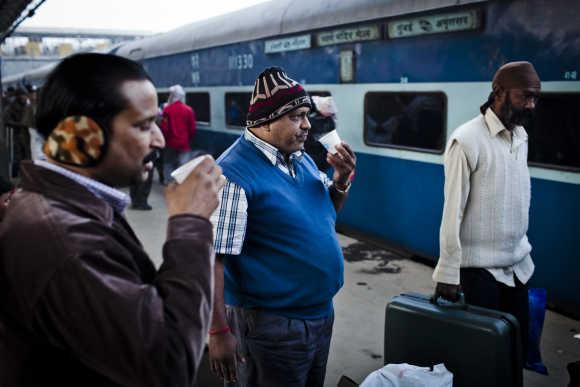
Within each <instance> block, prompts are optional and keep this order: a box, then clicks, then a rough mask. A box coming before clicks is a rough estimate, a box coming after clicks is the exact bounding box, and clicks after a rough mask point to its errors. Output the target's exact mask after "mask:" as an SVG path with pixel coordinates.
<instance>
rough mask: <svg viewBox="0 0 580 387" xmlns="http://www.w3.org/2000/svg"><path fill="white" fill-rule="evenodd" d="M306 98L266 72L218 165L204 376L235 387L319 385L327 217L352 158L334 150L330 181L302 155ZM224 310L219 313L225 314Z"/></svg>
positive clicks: (325, 340) (336, 272)
mask: <svg viewBox="0 0 580 387" xmlns="http://www.w3.org/2000/svg"><path fill="white" fill-rule="evenodd" d="M310 108H311V102H310V97H309V96H308V95H307V93H306V92H305V91H304V89H303V88H302V86H301V85H300V84H299V83H298V82H296V81H294V80H292V79H290V78H289V77H288V76H287V75H286V73H285V72H284V71H283V70H282V69H280V68H276V67H272V68H268V69H266V70H265V71H264V72H262V73H261V74H260V75H259V76H258V78H257V80H256V85H255V87H254V92H253V94H252V99H251V102H250V108H249V112H248V115H247V129H246V130H245V132H244V134H243V135H242V136H241V137H240V138H239V139H238V140H237V141H236V142H235V143H234V144H233V145H232V146H231V147H230V148H229V149H228V150H226V151H225V152H224V153H223V154H222V156H221V157H220V158H219V159H218V164H219V165H220V166H221V167H222V169H223V174H224V175H225V177H226V179H227V183H226V185H225V187H224V189H223V194H222V200H221V205H220V207H219V208H218V209H217V211H216V212H215V213H214V215H213V216H212V223H213V224H214V230H215V249H216V253H217V254H218V256H217V259H216V268H215V303H214V314H213V321H212V327H211V330H210V332H209V334H210V341H209V350H210V362H211V368H212V370H213V371H214V372H215V373H216V374H218V375H219V376H221V377H222V378H223V379H224V380H225V381H226V382H229V383H232V384H231V385H236V386H268V387H271V386H284V387H286V386H296V387H303V386H322V385H323V383H324V375H325V372H326V360H327V358H328V350H329V347H330V338H331V335H332V324H333V321H334V313H333V307H332V298H333V297H334V295H335V294H336V293H337V292H338V290H339V289H340V287H341V286H342V284H343V256H342V251H341V249H340V245H339V243H338V239H337V236H336V232H335V222H336V213H337V212H338V211H339V210H340V209H341V208H342V206H343V204H344V202H345V200H346V198H347V195H348V190H349V188H350V181H349V177H350V176H351V174H352V173H353V171H354V168H355V164H356V157H355V155H354V152H353V151H352V150H351V149H350V147H349V146H348V145H347V144H345V143H341V144H340V145H338V146H337V147H336V148H337V153H335V154H329V155H328V158H327V161H328V163H329V164H330V165H331V166H332V167H333V168H334V175H333V178H332V180H330V179H329V178H328V177H327V176H326V175H324V174H322V173H320V172H319V171H318V169H317V168H316V164H315V163H314V162H313V161H312V159H311V158H310V156H308V155H307V154H306V153H305V152H304V151H303V149H304V142H305V140H306V137H307V135H308V130H309V129H310V123H309V121H308V112H309V111H310ZM226 305H227V306H226Z"/></svg>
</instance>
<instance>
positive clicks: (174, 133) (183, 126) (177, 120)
mask: <svg viewBox="0 0 580 387" xmlns="http://www.w3.org/2000/svg"><path fill="white" fill-rule="evenodd" d="M195 129H196V120H195V111H194V110H193V109H192V108H191V107H189V106H187V105H186V104H185V91H184V90H183V87H181V86H180V85H174V86H171V87H170V88H169V100H168V102H167V106H165V108H164V109H163V118H162V120H161V131H162V132H163V136H164V137H165V142H166V144H167V145H166V147H165V149H164V150H163V158H164V159H163V175H164V178H165V179H168V178H169V176H170V175H171V171H173V170H174V169H176V168H177V167H179V166H180V165H182V164H185V163H186V162H187V161H189V158H190V156H191V145H192V144H193V139H194V137H195ZM163 183H166V181H164V182H163Z"/></svg>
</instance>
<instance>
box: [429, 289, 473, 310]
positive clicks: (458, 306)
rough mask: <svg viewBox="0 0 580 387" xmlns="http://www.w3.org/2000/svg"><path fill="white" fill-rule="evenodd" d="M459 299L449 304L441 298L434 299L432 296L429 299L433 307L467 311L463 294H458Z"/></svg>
mask: <svg viewBox="0 0 580 387" xmlns="http://www.w3.org/2000/svg"><path fill="white" fill-rule="evenodd" d="M458 295H459V299H458V300H457V301H455V302H451V301H447V300H446V299H444V298H442V297H435V295H433V296H432V297H431V300H430V301H431V302H432V303H433V304H434V305H437V306H439V307H441V308H447V309H467V304H466V303H465V294H464V293H463V292H459V293H458Z"/></svg>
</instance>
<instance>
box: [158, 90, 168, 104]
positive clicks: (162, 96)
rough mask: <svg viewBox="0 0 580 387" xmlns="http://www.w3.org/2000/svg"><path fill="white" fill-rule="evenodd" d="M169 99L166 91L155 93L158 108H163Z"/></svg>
mask: <svg viewBox="0 0 580 387" xmlns="http://www.w3.org/2000/svg"><path fill="white" fill-rule="evenodd" d="M168 99H169V92H168V91H167V92H166V91H162V92H159V93H157V103H158V104H159V106H165V103H166V102H167V100H168Z"/></svg>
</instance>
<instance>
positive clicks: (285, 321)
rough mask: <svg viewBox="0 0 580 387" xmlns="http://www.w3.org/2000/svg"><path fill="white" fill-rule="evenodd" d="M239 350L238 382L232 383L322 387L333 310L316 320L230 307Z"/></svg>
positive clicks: (240, 385) (244, 386) (243, 386)
mask: <svg viewBox="0 0 580 387" xmlns="http://www.w3.org/2000/svg"><path fill="white" fill-rule="evenodd" d="M226 312H227V318H228V323H229V324H230V328H231V329H232V331H233V333H234V335H235V336H236V339H237V340H238V346H239V347H238V350H239V352H240V354H241V355H242V356H243V357H245V358H246V362H245V363H238V365H237V373H238V382H237V383H226V384H225V385H226V386H229V387H234V386H235V387H322V386H323V385H324V376H325V374H326V361H327V359H328V351H329V349H330V339H331V336H332V326H333V323H334V313H332V314H331V315H330V316H328V317H325V318H322V319H317V320H301V319H291V318H287V317H284V316H280V315H276V314H273V313H270V312H267V311H263V310H256V309H243V308H238V307H230V306H228V307H227V311H226Z"/></svg>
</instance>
